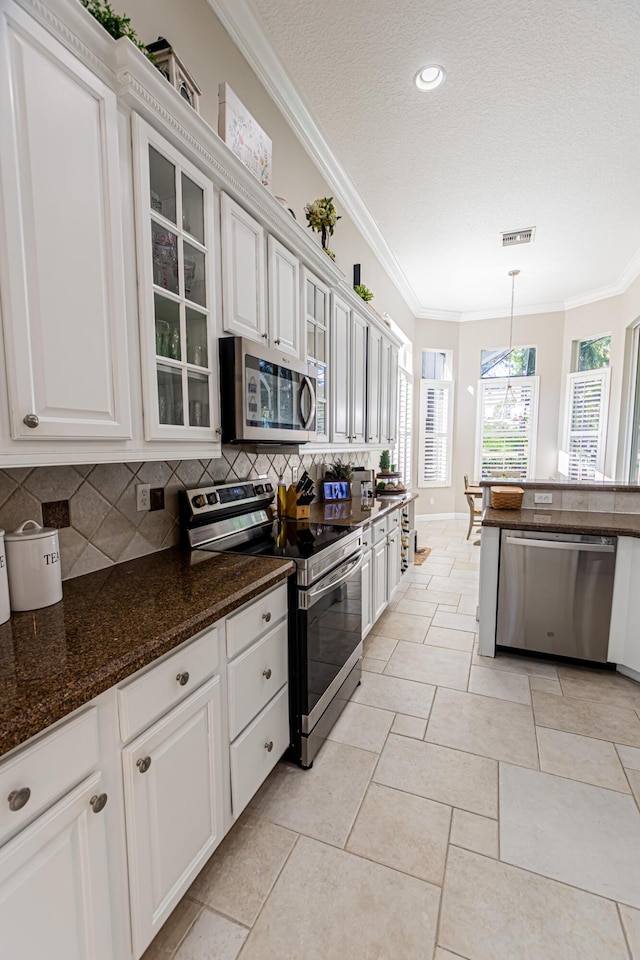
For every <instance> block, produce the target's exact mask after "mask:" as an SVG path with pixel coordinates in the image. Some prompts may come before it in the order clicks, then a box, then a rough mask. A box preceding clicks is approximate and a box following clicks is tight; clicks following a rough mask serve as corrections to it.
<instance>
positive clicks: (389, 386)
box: [380, 336, 398, 448]
mask: <svg viewBox="0 0 640 960" xmlns="http://www.w3.org/2000/svg"><path fill="white" fill-rule="evenodd" d="M397 422H398V348H397V347H396V346H395V344H393V343H391V341H390V340H388V339H387V338H386V337H384V336H383V338H382V356H381V364H380V442H381V443H383V444H385V445H386V446H387V447H389V448H392V447H393V445H394V444H395V442H396V439H397V437H396V433H397Z"/></svg>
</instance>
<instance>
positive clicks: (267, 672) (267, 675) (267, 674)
mask: <svg viewBox="0 0 640 960" xmlns="http://www.w3.org/2000/svg"><path fill="white" fill-rule="evenodd" d="M262 676H263V677H264V678H265V680H271V667H267V669H266V670H263V671H262Z"/></svg>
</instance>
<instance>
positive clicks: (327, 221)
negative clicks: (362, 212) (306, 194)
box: [304, 197, 342, 260]
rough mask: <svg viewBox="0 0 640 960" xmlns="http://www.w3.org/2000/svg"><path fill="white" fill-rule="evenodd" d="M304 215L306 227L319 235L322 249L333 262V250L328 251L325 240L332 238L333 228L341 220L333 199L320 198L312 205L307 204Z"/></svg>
mask: <svg viewBox="0 0 640 960" xmlns="http://www.w3.org/2000/svg"><path fill="white" fill-rule="evenodd" d="M304 213H305V216H306V218H307V225H308V226H309V227H311V229H312V230H313V231H314V232H315V233H319V234H321V238H322V249H323V250H324V252H325V253H326V254H327V256H328V257H331V259H332V260H335V258H336V255H335V253H334V252H333V250H329V247H328V246H327V240H328V238H329V237H332V236H333V228H334V227H335V225H336V223H337V222H338V220H340V219H342V218H341V217H339V216H338V214H337V213H336V208H335V206H334V203H333V197H320V198H319V199H318V200H314V201H313V203H308V204H307V205H306V206H305V208H304Z"/></svg>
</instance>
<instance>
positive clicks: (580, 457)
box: [562, 369, 609, 480]
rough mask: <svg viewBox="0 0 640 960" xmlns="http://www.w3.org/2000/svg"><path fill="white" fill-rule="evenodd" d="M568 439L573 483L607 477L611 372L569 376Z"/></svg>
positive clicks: (566, 451) (566, 443) (598, 371)
mask: <svg viewBox="0 0 640 960" xmlns="http://www.w3.org/2000/svg"><path fill="white" fill-rule="evenodd" d="M567 379H568V390H567V394H568V411H567V425H566V436H565V454H566V464H567V465H566V468H565V469H563V471H562V472H563V473H566V474H567V476H568V478H569V480H597V479H600V478H601V477H603V476H604V457H605V449H606V436H607V415H608V412H609V370H608V369H602V370H590V371H586V372H585V373H570V374H569V376H568V378H567Z"/></svg>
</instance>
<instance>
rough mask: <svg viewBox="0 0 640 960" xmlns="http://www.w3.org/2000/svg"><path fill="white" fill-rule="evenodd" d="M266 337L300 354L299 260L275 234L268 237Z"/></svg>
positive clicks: (279, 345)
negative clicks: (267, 332) (267, 326)
mask: <svg viewBox="0 0 640 960" xmlns="http://www.w3.org/2000/svg"><path fill="white" fill-rule="evenodd" d="M267 246H268V253H269V261H268V262H269V271H268V276H269V340H270V343H271V346H273V347H277V348H278V350H282V351H283V352H284V353H289V354H291V356H292V357H300V355H301V345H302V344H301V341H302V325H301V323H300V264H299V263H298V258H297V257H294V255H293V254H292V253H290V252H289V250H287V248H286V247H283V246H282V244H281V243H279V241H278V240H276V238H275V237H269V239H268V244H267Z"/></svg>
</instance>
